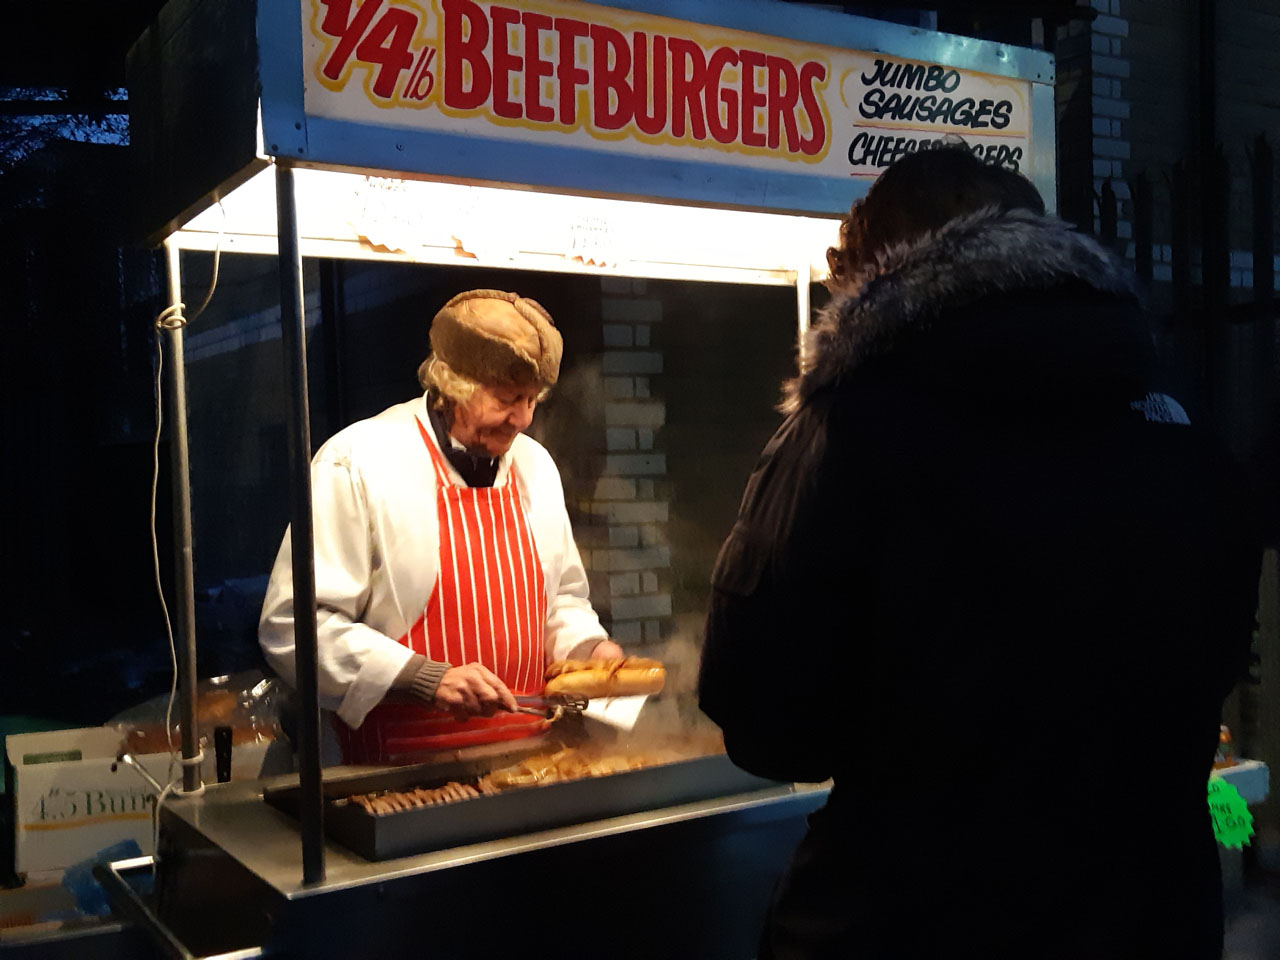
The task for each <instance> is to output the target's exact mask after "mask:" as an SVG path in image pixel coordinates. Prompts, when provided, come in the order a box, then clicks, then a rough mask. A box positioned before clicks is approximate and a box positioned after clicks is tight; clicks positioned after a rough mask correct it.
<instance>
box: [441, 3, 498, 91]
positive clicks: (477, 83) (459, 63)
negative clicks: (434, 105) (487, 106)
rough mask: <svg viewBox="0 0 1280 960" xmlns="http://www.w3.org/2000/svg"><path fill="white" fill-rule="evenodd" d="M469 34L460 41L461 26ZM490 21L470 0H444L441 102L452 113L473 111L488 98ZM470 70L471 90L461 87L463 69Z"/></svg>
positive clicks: (463, 79) (461, 37)
mask: <svg viewBox="0 0 1280 960" xmlns="http://www.w3.org/2000/svg"><path fill="white" fill-rule="evenodd" d="M464 25H465V26H467V27H469V28H470V33H469V35H468V36H467V37H466V39H463V26H464ZM488 42H489V18H488V17H486V16H485V15H484V11H483V10H482V9H480V7H479V6H478V5H477V4H475V3H472V2H471V0H444V102H445V106H447V107H451V108H452V109H454V110H474V109H476V108H477V107H479V106H482V105H483V104H484V103H486V102H487V101H488V99H489V87H490V76H491V75H490V71H489V61H488V60H487V59H486V58H485V55H484V48H485V46H486V45H487V44H488ZM464 65H466V66H469V67H471V87H470V88H469V89H467V88H464V86H463V84H464V82H465V78H464V74H463V66H464Z"/></svg>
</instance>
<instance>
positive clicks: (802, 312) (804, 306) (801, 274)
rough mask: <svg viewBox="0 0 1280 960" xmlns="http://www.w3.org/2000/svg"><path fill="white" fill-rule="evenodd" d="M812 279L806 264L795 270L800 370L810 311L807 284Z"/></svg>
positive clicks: (797, 355)
mask: <svg viewBox="0 0 1280 960" xmlns="http://www.w3.org/2000/svg"><path fill="white" fill-rule="evenodd" d="M812 279H813V278H812V274H811V271H810V269H809V264H808V263H803V264H801V265H800V266H799V267H797V268H796V342H797V344H798V345H799V346H798V348H797V352H796V359H797V360H798V361H799V364H800V367H801V369H803V368H804V352H805V347H804V342H805V335H806V334H807V333H808V332H809V312H810V310H811V309H812V305H811V304H810V303H809V283H810V282H811V281H812Z"/></svg>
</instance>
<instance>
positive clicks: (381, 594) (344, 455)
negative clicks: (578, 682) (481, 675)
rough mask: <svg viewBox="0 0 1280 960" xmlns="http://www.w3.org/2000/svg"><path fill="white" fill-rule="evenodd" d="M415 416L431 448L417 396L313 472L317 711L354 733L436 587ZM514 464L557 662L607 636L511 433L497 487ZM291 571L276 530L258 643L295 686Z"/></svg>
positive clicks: (538, 454) (541, 472) (554, 506)
mask: <svg viewBox="0 0 1280 960" xmlns="http://www.w3.org/2000/svg"><path fill="white" fill-rule="evenodd" d="M415 417H417V418H418V419H420V420H421V421H422V424H423V426H424V427H426V434H427V436H428V437H429V440H430V442H431V443H432V444H436V448H437V450H438V449H439V446H438V444H437V441H436V437H435V432H434V431H433V430H432V429H431V424H430V422H429V420H428V419H427V405H426V397H425V395H424V396H422V397H419V398H417V399H415V400H411V401H409V402H407V403H401V404H397V405H396V406H393V407H390V408H388V409H387V410H384V411H383V412H382V413H380V414H378V415H377V416H375V417H371V418H370V419H368V420H361V421H359V422H357V423H354V424H352V425H351V426H349V427H347V428H346V429H344V430H341V431H339V432H338V433H336V434H334V436H333V437H332V438H330V439H329V441H328V442H327V443H325V444H324V446H322V447H321V448H320V449H319V451H317V453H316V455H315V458H314V459H313V461H312V464H311V489H312V500H313V504H312V510H313V516H314V527H315V567H316V607H317V613H316V620H317V631H318V632H317V648H318V658H317V668H318V669H317V673H318V677H319V694H320V706H321V707H322V708H323V709H327V710H334V711H336V712H337V714H338V716H339V717H340V718H341V719H342V720H344V721H345V722H346V723H347V725H348V726H351V727H353V728H354V727H359V726H360V724H361V722H363V720H364V717H365V714H367V713H368V712H369V710H371V709H372V708H373V707H374V706H376V705H377V704H378V702H379V701H381V700H382V698H383V696H385V695H386V692H387V690H388V689H390V687H391V683H392V681H393V680H395V678H396V676H397V675H398V674H399V673H400V671H401V670H402V669H403V668H404V666H405V664H406V662H408V660H409V657H410V656H411V655H412V651H411V650H410V649H409V648H408V647H407V646H405V645H404V644H402V643H400V642H399V640H398V638H399V637H402V636H404V634H405V633H406V632H407V631H408V630H409V628H410V627H411V626H413V624H414V623H416V622H417V620H418V618H419V617H421V616H422V613H423V611H424V609H425V608H426V605H427V601H428V600H429V599H430V598H431V592H432V590H433V588H434V587H435V583H436V576H437V572H438V566H439V553H440V541H439V531H438V522H437V514H436V478H435V473H434V471H433V469H432V465H431V456H430V454H429V453H428V451H427V448H426V447H425V446H424V445H423V442H422V436H421V434H420V433H419V431H418V428H417V425H416V424H415V423H414V418H415ZM446 462H447V461H446ZM512 463H515V464H516V466H517V471H518V476H519V486H520V499H521V503H522V504H523V506H524V509H525V513H526V516H527V517H528V522H529V525H530V527H531V529H532V530H533V539H534V543H535V544H536V545H537V548H538V557H539V559H540V561H541V564H542V571H543V574H544V575H545V577H546V592H547V620H546V636H545V641H544V642H545V649H546V657H547V660H548V662H550V661H553V660H563V659H567V658H568V655H569V654H570V652H573V651H574V649H575V648H576V647H578V646H579V645H581V644H584V643H586V641H589V640H595V641H599V640H604V639H606V638H607V634H606V633H605V630H604V628H603V627H601V625H600V620H599V618H598V617H597V616H596V613H595V611H594V610H593V609H592V608H591V602H590V600H589V599H588V590H587V575H586V571H585V570H584V569H583V566H582V559H581V557H580V556H579V554H578V548H577V545H576V544H575V543H574V541H573V530H572V528H571V527H570V525H569V514H568V512H567V511H566V510H565V505H564V489H563V487H562V486H561V483H560V472H559V471H558V470H557V469H556V465H555V463H554V462H553V461H552V459H551V455H550V454H548V453H547V451H546V449H545V448H544V447H543V446H542V445H541V444H540V443H538V442H537V441H536V440H534V439H532V438H531V437H527V436H525V435H524V434H520V435H518V436H517V437H516V439H515V442H514V443H513V444H512V445H511V449H510V450H508V451H507V452H506V453H505V454H503V456H502V457H501V458H500V459H499V464H498V475H497V478H496V479H495V481H494V485H495V486H501V485H502V484H504V483H506V479H507V474H508V472H509V471H510V469H511V465H512ZM448 470H449V472H450V478H451V479H452V480H453V482H454V483H456V484H458V485H460V486H465V484H464V483H463V481H462V478H461V477H460V476H458V475H457V472H456V471H455V470H454V469H453V467H452V465H448ZM292 564H293V559H292V548H291V543H290V534H289V531H287V530H286V531H285V535H284V542H283V543H281V545H280V552H279V554H277V556H276V562H275V566H274V567H273V568H272V571H271V580H270V582H269V584H268V585H267V595H266V599H265V601H264V602H263V605H262V618H261V620H260V622H259V625H258V639H259V642H260V643H261V644H262V649H263V651H264V652H265V653H266V656H267V660H268V662H269V663H270V664H271V666H272V667H273V668H274V669H275V670H276V671H277V672H278V673H279V674H280V675H281V676H282V677H284V678H285V679H286V680H287V681H288V682H289V683H290V684H292V685H294V686H295V687H296V679H295V668H294V642H293V573H292ZM577 652H578V653H583V651H577ZM454 666H460V664H454Z"/></svg>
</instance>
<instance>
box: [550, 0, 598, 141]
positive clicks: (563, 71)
mask: <svg viewBox="0 0 1280 960" xmlns="http://www.w3.org/2000/svg"><path fill="white" fill-rule="evenodd" d="M556 33H557V34H559V35H560V62H559V63H558V64H557V65H556V82H557V83H558V84H559V85H560V122H561V123H563V124H565V126H573V125H574V124H575V123H577V121H578V87H580V86H582V87H585V86H586V85H587V84H589V83H590V82H591V72H590V71H589V70H587V69H586V68H584V67H580V66H578V62H577V56H578V54H577V51H578V43H577V41H578V38H579V37H587V36H590V33H591V28H590V27H588V26H587V24H586V23H584V22H583V21H581V20H570V19H569V18H567V17H557V18H556Z"/></svg>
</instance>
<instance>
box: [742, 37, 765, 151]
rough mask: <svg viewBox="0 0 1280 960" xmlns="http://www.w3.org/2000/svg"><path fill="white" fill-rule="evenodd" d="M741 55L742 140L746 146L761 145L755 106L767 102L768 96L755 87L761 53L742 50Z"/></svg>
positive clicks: (762, 135) (760, 105) (762, 59)
mask: <svg viewBox="0 0 1280 960" xmlns="http://www.w3.org/2000/svg"><path fill="white" fill-rule="evenodd" d="M741 57H742V133H741V135H740V136H741V138H742V142H743V143H744V144H746V145H747V146H748V147H763V146H764V145H765V138H764V134H763V133H757V132H756V107H763V106H764V105H765V104H767V103H768V102H769V98H768V96H766V95H765V94H764V93H762V92H760V91H759V90H757V89H756V67H763V66H764V65H765V56H764V54H763V53H756V52H755V51H754V50H743V51H742V53H741Z"/></svg>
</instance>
